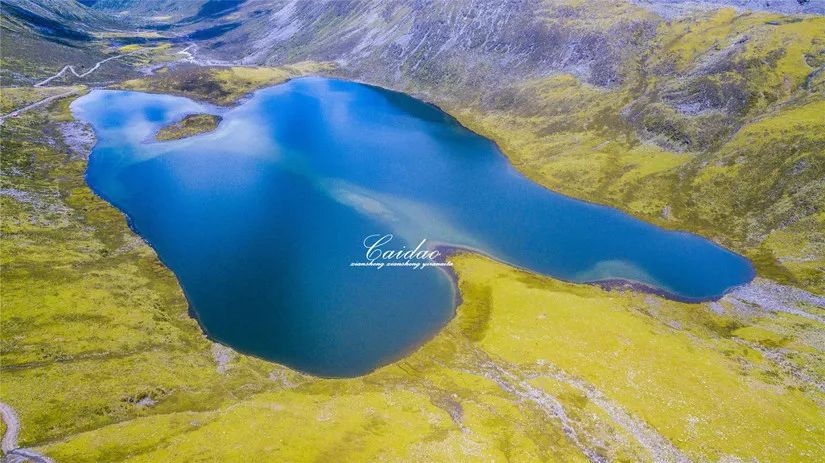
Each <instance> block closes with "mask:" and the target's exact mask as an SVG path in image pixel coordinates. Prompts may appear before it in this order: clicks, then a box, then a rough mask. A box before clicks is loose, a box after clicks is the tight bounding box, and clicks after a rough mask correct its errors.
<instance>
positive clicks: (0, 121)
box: [0, 89, 80, 124]
mask: <svg viewBox="0 0 825 463" xmlns="http://www.w3.org/2000/svg"><path fill="white" fill-rule="evenodd" d="M79 91H80V90H79V89H73V90H69V91H68V92H63V93H61V94H59V95H52V96H50V97H47V98H43V99H42V100H40V101H38V102H35V103H32V104H30V105H28V106H23V107H22V108H20V109H15V110H14V111H12V112H10V113H8V114H3V115H2V116H0V124H3V122H5V121H6V119H8V118H10V117H17V116H19V115H20V114H22V113H24V112H26V111H28V110H30V109H34V108H37V107H39V106H43V105H46V104H49V103H51V102H52V101H54V100H57V99H60V98H63V97H67V96H69V95H74V94H75V93H77V92H79Z"/></svg>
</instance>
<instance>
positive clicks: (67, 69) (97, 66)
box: [33, 48, 154, 87]
mask: <svg viewBox="0 0 825 463" xmlns="http://www.w3.org/2000/svg"><path fill="white" fill-rule="evenodd" d="M153 49H154V48H150V49H149V50H153ZM142 51H147V49H143V48H141V49H139V50H135V51H132V52H129V53H124V54H122V55H117V56H110V57H108V58H106V59H104V60H100V61H98V62H97V63H95V65H94V66H92V67H91V69H89V70H88V71H86V72H84V73H82V74H78V73H77V71H76V70H75V68H74V66H73V65H71V64H68V65H66V66H63V69H61V70H60V72H58V73H57V74H55V75H53V76H51V77H49V78H47V79H44V80H41V81H40V82H38V83H36V84H34V85H33V87H42V86H44V85H46V84H48V83H49V82H51V81H52V80H54V79H57V78H58V77H60V76H62V75H63V74H65V73H66V72H67V71H71V73H72V74H74V75H75V77H81V78H82V77H86V76H88V75H89V74H91V73H93V72H95V71H97V70H98V68H100V65H101V64H103V63H106V62H108V61H112V60H114V59H118V58H124V57H126V56H129V55H134V54H135V53H140V52H142Z"/></svg>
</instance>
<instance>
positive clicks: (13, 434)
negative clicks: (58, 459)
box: [0, 402, 55, 463]
mask: <svg viewBox="0 0 825 463" xmlns="http://www.w3.org/2000/svg"><path fill="white" fill-rule="evenodd" d="M0 417H2V418H3V422H4V423H6V434H4V435H3V440H2V444H0V449H2V450H3V455H5V456H4V458H3V461H4V462H7V463H16V462H23V461H31V462H34V463H55V461H54V460H52V459H51V458H49V457H47V456H45V455H41V454H39V453H37V452H35V451H33V450H31V449H21V448H19V447H18V446H17V436H19V435H20V419H19V418H18V417H17V412H15V411H14V409H13V408H11V406H10V405H8V404H6V403H4V402H0Z"/></svg>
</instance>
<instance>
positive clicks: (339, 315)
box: [72, 77, 754, 376]
mask: <svg viewBox="0 0 825 463" xmlns="http://www.w3.org/2000/svg"><path fill="white" fill-rule="evenodd" d="M72 110H73V112H74V113H75V115H76V116H77V117H78V118H79V119H82V120H86V121H88V122H90V123H91V124H92V126H93V127H94V129H95V132H96V133H97V137H98V143H97V145H96V146H95V149H94V151H93V153H92V155H91V158H90V161H89V168H88V172H87V182H88V183H89V185H90V186H91V187H92V188H93V189H94V190H95V191H96V192H97V193H98V194H100V195H101V196H102V197H103V198H105V199H106V200H108V201H109V202H111V203H112V204H114V205H115V206H116V207H118V208H120V209H121V210H122V211H124V212H125V213H126V214H127V215H128V216H129V218H130V221H131V224H132V226H133V228H134V229H135V230H136V231H137V232H138V233H139V234H140V235H141V236H143V237H144V238H145V239H146V240H147V241H148V242H149V243H151V245H152V246H153V247H154V248H155V249H156V250H157V252H158V255H159V256H160V257H161V259H162V260H163V261H164V263H165V264H166V265H168V266H169V268H171V269H172V270H173V271H174V272H175V274H176V275H177V277H178V279H179V280H180V282H181V285H182V287H183V289H184V291H185V292H186V295H187V297H188V298H189V301H190V303H191V304H192V306H193V308H194V309H195V311H196V313H197V315H198V318H199V320H200V322H201V324H202V326H203V327H204V329H205V330H206V331H207V332H208V333H209V334H210V336H212V337H213V338H215V339H217V340H219V341H221V342H223V343H226V344H228V345H230V346H232V347H234V348H236V349H238V350H240V351H242V352H246V353H250V354H254V355H256V356H259V357H263V358H266V359H270V360H274V361H277V362H281V363H284V364H287V365H289V366H291V367H294V368H297V369H299V370H302V371H306V372H309V373H313V374H318V375H323V376H354V375H359V374H363V373H366V372H368V371H370V370H372V369H374V368H376V367H378V366H381V365H383V364H386V363H389V362H391V361H393V360H395V359H397V358H399V357H400V356H403V355H404V354H405V353H407V352H409V351H410V350H412V349H414V348H415V347H417V346H418V345H420V344H421V343H422V342H424V341H425V340H426V339H428V338H429V337H430V336H432V335H433V334H434V333H435V332H437V331H438V329H439V328H441V327H442V326H444V325H445V324H446V323H447V322H448V321H449V319H450V318H451V317H452V315H453V311H454V288H453V283H452V281H451V280H450V278H449V276H448V274H447V273H446V272H445V271H443V270H442V269H437V268H425V269H419V270H413V269H410V268H399V267H384V268H382V269H380V270H379V269H376V268H369V267H351V266H350V263H351V262H358V261H364V260H365V251H366V249H365V248H364V246H363V242H364V239H365V237H367V236H369V235H372V234H379V235H383V234H394V239H393V241H392V242H391V244H390V245H388V246H386V248H393V249H398V248H401V247H402V246H406V247H408V248H411V247H415V246H416V245H417V244H418V243H419V242H420V241H421V240H422V239H427V240H428V242H429V243H430V244H432V245H433V246H434V245H436V244H446V245H449V246H457V247H464V248H469V249H474V250H477V251H479V252H483V253H485V254H487V255H489V256H491V257H493V258H496V259H499V260H502V261H505V262H508V263H511V264H513V265H516V266H519V267H523V268H526V269H529V270H532V271H535V272H539V273H542V274H546V275H550V276H553V277H556V278H560V279H564V280H568V281H574V282H595V281H607V280H617V279H618V280H626V281H632V282H635V283H636V284H640V285H644V286H646V287H649V288H652V289H653V290H655V291H657V292H660V293H663V294H667V295H669V296H671V297H674V298H679V299H683V300H689V301H698V300H704V299H709V298H714V297H718V296H720V295H721V294H723V293H724V292H725V291H726V290H728V289H729V288H731V287H733V286H736V285H740V284H743V283H746V282H748V281H749V280H750V279H752V278H753V275H754V272H753V268H752V266H751V265H750V263H749V262H748V261H747V260H746V259H744V258H743V257H741V256H738V255H736V254H733V253H731V252H729V251H727V250H725V249H723V248H721V247H719V246H717V245H715V244H714V243H712V242H710V241H707V240H705V239H702V238H700V237H697V236H695V235H691V234H688V233H681V232H674V231H667V230H663V229H661V228H658V227H655V226H653V225H650V224H648V223H645V222H642V221H639V220H637V219H634V218H633V217H630V216H628V215H626V214H624V213H622V212H619V211H617V210H615V209H611V208H607V207H602V206H598V205H593V204H589V203H586V202H582V201H577V200H574V199H571V198H567V197H565V196H562V195H559V194H556V193H553V192H551V191H548V190H547V189H545V188H543V187H540V186H538V185H536V184H535V183H533V182H531V181H529V180H528V179H526V178H525V177H524V176H523V175H521V174H519V173H518V172H517V171H515V170H514V169H513V168H512V166H510V165H509V163H508V162H507V160H506V159H505V158H504V157H503V156H502V155H501V153H500V152H499V151H498V150H497V148H496V147H495V145H494V144H493V143H492V142H490V141H489V140H487V139H484V138H482V137H480V136H478V135H476V134H474V133H472V132H470V131H468V130H466V129H465V128H463V127H461V126H460V125H459V124H458V123H457V122H455V121H454V120H453V119H452V118H451V117H449V116H448V115H446V114H444V113H443V112H441V111H440V110H438V109H437V108H435V107H433V106H431V105H428V104H425V103H423V102H420V101H418V100H415V99H413V98H411V97H408V96H406V95H403V94H399V93H395V92H390V91H386V90H382V89H379V88H375V87H371V86H367V85H362V84H357V83H352V82H346V81H338V80H330V79H323V78H315V77H313V78H303V79H296V80H292V81H289V82H287V83H285V84H282V85H278V86H275V87H271V88H268V89H264V90H261V91H258V92H256V93H255V94H254V96H253V97H252V98H251V99H249V100H248V101H246V102H245V103H244V104H242V105H241V106H239V107H237V108H232V109H228V110H222V109H218V108H214V107H212V106H208V105H202V104H199V103H196V102H193V101H191V100H188V99H185V98H180V97H174V96H168V95H150V94H143V93H137V92H125V91H104V90H96V91H93V92H91V93H90V94H89V95H86V96H84V97H82V98H80V99H78V100H76V101H75V102H74V103H73V105H72ZM192 112H207V113H213V114H214V113H221V115H222V116H223V118H224V119H223V121H222V122H221V124H220V126H219V128H218V129H217V130H216V131H215V132H212V133H209V134H205V135H201V136H198V137H193V138H189V139H184V140H176V141H169V142H154V141H152V135H153V134H154V133H155V132H156V131H157V130H158V129H159V128H160V127H162V126H163V125H166V124H169V123H171V122H174V121H176V120H179V119H181V118H182V117H183V116H184V115H185V114H188V113H192Z"/></svg>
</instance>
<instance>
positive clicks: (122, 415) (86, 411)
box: [0, 70, 825, 462]
mask: <svg viewBox="0 0 825 463" xmlns="http://www.w3.org/2000/svg"><path fill="white" fill-rule="evenodd" d="M213 72H214V71H210V74H212V76H213V78H214V79H215V81H216V82H218V85H221V84H220V82H221V79H220V74H218V75H217V77H216V75H215V74H214V73H213ZM222 72H226V71H222ZM230 72H244V71H242V70H230ZM208 88H212V86H209V87H208ZM66 103H67V102H66V101H63V102H62V103H61V104H57V105H54V106H52V107H51V108H50V109H49V111H48V112H44V111H33V112H30V113H27V114H26V115H25V116H24V117H21V118H17V119H12V120H9V121H7V123H6V124H4V125H3V127H2V131H3V133H2V135H3V137H2V140H3V144H4V145H3V152H4V153H12V155H9V156H6V155H4V157H3V163H4V164H3V169H4V172H14V173H15V174H14V175H5V176H4V177H3V187H4V188H13V189H15V190H16V191H19V192H26V193H28V196H25V197H21V196H19V195H18V198H22V199H23V200H22V201H21V200H16V199H12V198H10V197H9V196H3V197H2V201H3V211H4V214H3V224H2V225H3V236H4V240H3V246H4V250H3V259H4V262H3V268H4V271H3V311H2V317H1V318H0V322H2V328H3V333H4V343H3V346H2V349H3V350H2V353H3V367H2V368H3V377H2V386H3V387H2V400H4V401H6V402H8V403H10V404H11V405H12V406H14V407H15V408H16V409H17V410H18V412H19V413H20V415H21V419H22V423H23V430H22V436H21V441H22V442H21V443H22V445H37V446H41V450H43V451H44V452H46V453H47V454H49V455H51V456H53V457H55V458H56V459H58V461H75V462H83V461H89V462H92V461H94V462H103V461H168V460H197V459H199V460H221V461H250V460H257V461H260V460H266V459H271V460H273V461H284V460H314V459H317V460H340V459H341V458H349V459H356V460H363V459H379V458H380V459H389V460H407V461H409V460H421V459H429V460H448V459H458V458H464V457H466V456H469V457H471V458H472V457H475V458H476V459H479V460H480V459H487V460H488V459H489V458H493V459H496V460H502V461H503V460H506V459H515V460H537V459H557V460H560V461H584V460H585V455H584V453H583V450H582V449H587V451H589V452H595V453H597V454H601V455H604V456H607V457H609V458H611V459H614V460H617V461H647V460H650V459H651V450H650V449H651V448H652V449H654V451H656V452H660V453H661V452H664V453H665V454H667V452H673V451H676V450H674V449H672V448H670V449H668V448H667V442H672V443H673V445H675V447H676V448H678V451H681V452H684V453H686V454H687V455H688V456H689V457H691V458H695V459H698V460H703V459H714V460H715V459H717V458H720V457H721V456H724V455H729V454H730V455H736V456H739V457H741V458H744V459H747V458H750V457H756V458H759V459H760V461H787V459H788V458H791V459H800V460H804V459H810V458H812V456H813V455H817V454H821V452H822V451H823V450H825V449H823V448H821V446H820V447H818V446H817V445H820V444H817V442H820V441H822V440H823V439H822V438H823V437H825V431H823V429H822V425H821V423H822V422H823V418H825V417H824V416H823V410H822V408H821V407H820V406H818V405H817V403H818V401H820V402H821V400H822V395H821V393H820V392H818V391H817V390H816V389H814V388H813V387H812V386H811V385H810V384H809V383H806V382H803V381H800V380H799V379H797V377H796V376H794V375H792V374H790V373H789V370H788V369H786V368H781V367H780V366H779V365H778V364H776V363H774V362H772V361H770V360H769V359H768V358H767V357H765V355H766V354H763V353H761V352H762V351H765V352H768V353H770V352H774V351H776V350H777V349H778V348H780V347H781V349H782V352H785V353H786V354H787V356H788V357H789V358H790V359H791V360H792V361H797V362H799V363H801V364H804V365H807V366H808V367H810V365H816V362H815V359H817V358H819V357H820V356H819V354H818V352H821V350H822V349H823V346H822V345H821V341H818V340H817V339H818V338H817V333H820V332H821V330H822V328H823V327H822V326H821V324H816V323H815V322H811V321H808V320H806V319H803V318H800V317H796V316H767V315H761V316H760V315H754V314H737V313H736V312H735V311H734V312H730V314H729V315H716V314H714V313H713V312H712V311H711V310H709V307H708V306H707V305H685V304H679V303H675V302H671V301H666V300H663V299H660V298H657V297H654V296H647V295H639V294H634V293H615V292H614V293H611V292H605V291H603V290H601V289H599V288H596V287H590V286H577V285H570V284H564V283H560V282H557V281H554V280H552V279H547V278H538V277H535V276H531V275H529V274H526V273H523V272H519V271H516V270H513V269H511V268H508V267H506V266H504V265H501V264H496V263H493V262H490V261H488V260H486V259H483V258H480V257H474V256H460V257H457V258H456V259H455V262H456V270H457V273H458V275H459V277H460V288H461V292H462V295H463V297H464V302H463V304H462V306H461V307H460V308H459V310H458V315H457V317H456V319H455V320H453V321H452V322H451V323H450V325H449V326H448V327H447V328H446V329H445V330H444V331H443V332H441V333H439V334H438V335H437V336H436V337H435V338H434V339H433V340H432V341H431V342H429V343H428V344H427V345H425V346H424V347H423V348H422V349H421V350H420V351H418V352H416V353H414V354H413V355H412V356H410V357H408V358H407V359H405V360H404V361H401V362H399V363H397V364H395V365H392V366H388V367H386V368H383V369H381V370H379V371H377V372H375V373H373V374H370V375H367V376H365V377H363V378H358V379H350V380H325V379H318V378H312V377H307V376H304V375H301V374H299V373H296V372H292V371H289V370H287V369H285V368H283V367H279V366H277V365H273V364H269V363H266V362H261V361H258V360H255V359H252V358H248V357H244V356H240V355H236V354H233V353H231V352H230V353H228V354H226V358H227V359H228V360H227V361H225V362H224V363H223V366H220V364H218V363H216V361H215V358H214V357H215V356H216V352H217V353H218V354H219V353H220V352H221V351H220V349H218V350H217V351H216V350H215V349H216V348H215V347H214V346H213V345H212V344H211V343H210V342H209V341H208V340H206V339H205V338H204V337H203V335H202V334H201V332H200V330H199V329H198V327H197V326H196V324H195V323H194V322H193V321H192V320H191V319H190V318H189V317H188V315H187V311H186V304H185V300H184V298H183V296H182V294H181V293H180V290H179V289H178V287H177V285H176V283H175V280H174V277H173V276H172V275H171V274H170V272H168V270H166V269H165V268H164V267H163V266H162V265H161V264H160V262H159V261H158V260H157V258H156V256H155V255H154V253H153V252H152V250H151V249H149V248H148V247H146V245H144V244H143V243H142V242H141V241H140V240H139V239H137V237H135V236H134V235H133V234H132V233H131V232H130V231H129V230H128V228H127V227H126V225H125V223H124V221H123V218H122V216H121V215H120V214H119V213H118V212H117V211H115V210H114V209H113V208H111V207H109V206H108V205H107V204H105V203H103V202H102V201H100V200H99V199H97V198H96V197H95V196H94V195H93V194H92V193H91V192H90V191H89V190H88V188H87V187H86V186H85V183H84V182H83V180H82V173H83V169H84V166H85V162H84V161H83V160H73V159H71V158H69V157H68V156H67V155H65V154H63V153H64V151H65V150H64V148H63V147H62V146H61V142H60V137H59V136H58V135H57V133H56V132H55V131H54V130H55V128H56V125H57V124H60V123H61V121H64V120H67V119H68V118H69V115H68V113H67V104H66ZM9 333H13V334H11V335H10V334H9ZM55 341H57V342H55ZM765 349H773V350H765ZM812 359H813V360H812ZM811 374H812V375H814V376H816V375H819V374H821V371H812V372H811ZM663 404H665V406H664V407H663ZM559 407H561V408H559ZM559 410H563V414H560V412H559ZM560 417H563V421H562V418H560ZM307 420H311V422H312V426H307ZM745 420H747V422H748V423H749V425H748V427H747V428H745V427H742V426H741V423H742V422H743V421H745ZM562 422H564V427H563V426H562ZM639 423H647V426H648V427H645V425H644V424H642V425H640V424H639ZM639 426H642V429H643V434H644V435H643V436H642V439H643V442H646V443H648V446H647V447H645V446H644V445H643V444H641V443H640V442H639V440H638V439H639V434H640V431H639V429H640V428H639ZM296 429H300V430H301V432H300V433H299V432H296V431H295V430H296ZM565 430H566V431H565ZM573 435H574V436H575V438H573V437H571V436H573ZM651 436H653V437H651ZM645 439H646V440H645ZM650 442H653V443H650ZM662 442H664V443H665V444H664V445H665V447H666V448H665V449H664V450H663V449H661V448H659V447H658V445H661V443H662ZM577 443H578V444H577Z"/></svg>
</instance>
